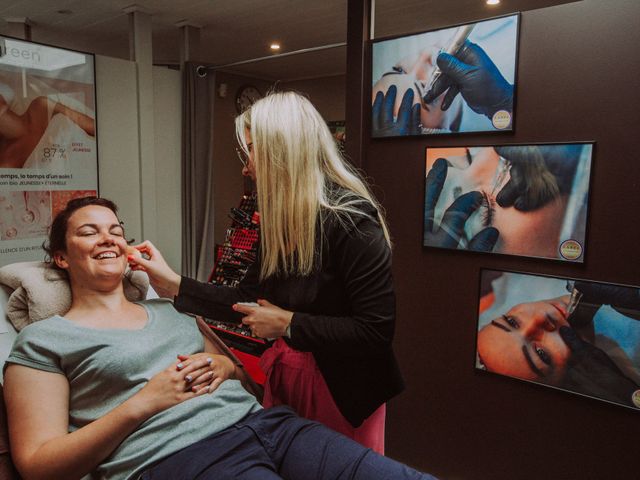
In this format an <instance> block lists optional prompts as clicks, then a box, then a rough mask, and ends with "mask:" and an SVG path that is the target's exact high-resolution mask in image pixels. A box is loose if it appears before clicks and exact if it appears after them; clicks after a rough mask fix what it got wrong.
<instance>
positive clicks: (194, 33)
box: [176, 20, 202, 68]
mask: <svg viewBox="0 0 640 480" xmlns="http://www.w3.org/2000/svg"><path fill="white" fill-rule="evenodd" d="M176 27H178V29H179V31H180V67H181V68H182V65H184V63H185V62H189V61H192V60H199V59H200V58H199V56H198V55H199V54H200V30H201V29H202V26H200V25H197V24H195V23H192V22H190V21H188V20H183V21H181V22H178V23H176Z"/></svg>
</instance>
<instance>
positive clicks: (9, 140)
mask: <svg viewBox="0 0 640 480" xmlns="http://www.w3.org/2000/svg"><path fill="white" fill-rule="evenodd" d="M13 98H14V92H13V90H12V89H11V87H10V86H9V85H8V84H6V83H3V82H2V81H1V79H0V168H23V167H24V165H25V162H27V160H28V159H29V158H30V157H31V155H32V153H33V152H34V150H35V148H36V146H37V145H38V144H39V143H40V141H41V139H42V137H43V136H44V135H45V132H46V131H47V128H48V127H49V124H50V123H51V121H52V119H53V118H54V116H55V115H58V114H60V115H64V116H65V117H66V118H67V119H69V120H70V121H71V122H73V123H74V124H76V125H77V126H79V127H80V128H81V129H82V130H84V131H85V132H86V134H87V135H90V136H91V137H94V136H95V122H94V120H93V118H91V117H89V116H88V115H85V114H84V113H81V112H79V111H76V110H74V109H72V108H69V107H67V106H66V105H64V104H63V103H61V102H59V101H53V100H50V99H48V98H47V97H44V96H38V97H36V98H34V99H32V100H31V101H30V103H29V106H28V107H27V109H26V110H25V111H24V112H23V113H20V114H18V113H16V112H14V110H12V108H11V103H12V100H13Z"/></svg>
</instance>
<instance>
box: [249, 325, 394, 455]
mask: <svg viewBox="0 0 640 480" xmlns="http://www.w3.org/2000/svg"><path fill="white" fill-rule="evenodd" d="M260 367H261V368H262V370H263V371H264V372H265V374H266V376H267V379H266V382H265V384H264V401H263V403H262V405H263V406H264V407H265V408H268V407H273V406H276V405H288V406H290V407H291V408H293V409H294V410H295V411H296V412H297V413H298V415H300V416H301V417H305V418H308V419H310V420H315V421H317V422H320V423H323V424H324V425H326V426H327V427H329V428H331V429H333V430H335V431H337V432H340V433H342V434H343V435H345V436H347V437H349V438H351V439H353V440H355V441H356V442H358V443H360V444H362V445H364V446H365V447H368V448H371V449H372V450H374V451H376V452H378V453H379V454H381V455H384V421H385V412H386V408H385V405H384V404H383V405H381V406H380V407H379V408H378V409H377V410H376V411H375V412H373V413H372V414H371V416H370V417H369V418H367V419H366V420H365V421H364V423H363V424H362V425H360V426H359V427H357V428H354V427H353V426H351V424H350V423H349V422H348V421H347V420H346V419H345V418H344V417H343V416H342V414H341V413H340V410H338V407H337V406H336V404H335V402H334V401H333V397H332V396H331V393H330V392H329V388H328V387H327V384H326V382H325V381H324V378H323V376H322V373H320V370H319V369H318V365H317V364H316V361H315V359H314V358H313V354H312V353H311V352H300V351H298V350H294V349H293V348H291V347H289V345H287V344H286V342H285V341H284V340H282V339H281V338H279V339H278V340H276V341H275V343H274V344H273V346H272V347H271V348H269V349H267V350H266V351H265V352H264V353H263V354H262V357H261V358H260Z"/></svg>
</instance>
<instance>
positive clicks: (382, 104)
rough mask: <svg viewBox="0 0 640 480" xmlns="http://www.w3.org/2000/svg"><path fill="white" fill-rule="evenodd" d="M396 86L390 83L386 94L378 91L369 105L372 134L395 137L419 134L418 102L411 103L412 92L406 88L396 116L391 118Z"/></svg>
mask: <svg viewBox="0 0 640 480" xmlns="http://www.w3.org/2000/svg"><path fill="white" fill-rule="evenodd" d="M397 91H398V89H397V87H396V86H395V85H391V86H390V87H389V89H388V90H387V93H386V94H383V93H382V92H378V93H377V94H376V98H375V100H374V101H373V106H372V107H371V117H372V133H371V134H372V136H373V137H395V136H399V135H419V134H420V104H418V103H416V104H415V105H414V104H413V98H414V93H413V90H412V89H407V91H406V92H404V95H403V96H402V103H401V104H400V108H399V109H398V117H397V119H396V120H394V118H393V108H394V106H395V104H396V94H397Z"/></svg>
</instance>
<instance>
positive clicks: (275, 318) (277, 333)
mask: <svg viewBox="0 0 640 480" xmlns="http://www.w3.org/2000/svg"><path fill="white" fill-rule="evenodd" d="M233 309H234V310H235V311H236V312H240V313H243V314H245V315H246V317H244V318H243V319H242V323H244V324H245V325H248V326H249V327H250V328H251V332H252V333H253V334H254V335H255V336H256V337H261V338H278V337H282V336H284V334H285V333H286V331H287V327H288V326H289V324H291V319H292V318H293V312H290V311H288V310H284V309H282V308H280V307H277V306H275V305H273V304H271V303H269V302H268V301H267V300H258V306H257V307H252V306H248V305H242V304H240V303H236V304H235V305H234V306H233Z"/></svg>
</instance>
